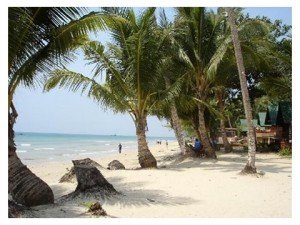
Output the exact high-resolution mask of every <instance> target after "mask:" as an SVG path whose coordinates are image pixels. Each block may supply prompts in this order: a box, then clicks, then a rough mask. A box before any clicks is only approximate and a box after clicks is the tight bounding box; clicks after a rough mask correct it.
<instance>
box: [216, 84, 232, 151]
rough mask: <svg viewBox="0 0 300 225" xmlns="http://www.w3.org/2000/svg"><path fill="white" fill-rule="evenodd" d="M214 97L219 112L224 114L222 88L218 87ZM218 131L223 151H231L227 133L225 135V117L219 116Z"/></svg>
mask: <svg viewBox="0 0 300 225" xmlns="http://www.w3.org/2000/svg"><path fill="white" fill-rule="evenodd" d="M216 97H217V99H218V106H219V109H220V112H221V113H222V114H224V100H223V99H224V89H220V90H218V91H217V93H216ZM220 131H221V137H222V140H223V146H224V149H225V152H226V153H228V152H232V146H231V145H230V143H229V142H228V139H227V135H226V129H225V119H224V118H220Z"/></svg>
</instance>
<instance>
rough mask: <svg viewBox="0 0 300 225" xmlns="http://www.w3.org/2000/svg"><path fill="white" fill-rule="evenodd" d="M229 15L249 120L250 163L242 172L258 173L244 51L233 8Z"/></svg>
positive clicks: (228, 12) (247, 118)
mask: <svg viewBox="0 0 300 225" xmlns="http://www.w3.org/2000/svg"><path fill="white" fill-rule="evenodd" d="M225 10H226V12H227V14H228V21H229V24H230V28H231V35H232V42H233V46H234V53H235V58H236V63H237V67H238V72H239V78H240V85H241V91H242V97H243V104H244V110H245V116H246V120H247V126H248V133H247V135H248V149H249V150H248V161H247V164H246V166H245V167H244V169H243V170H242V173H256V168H255V154H256V144H255V131H254V127H253V123H252V118H253V117H252V109H251V103H250V98H249V92H248V88H247V80H246V74H245V67H244V62H243V55H242V50H241V46H240V42H239V36H238V30H237V25H236V23H235V16H234V12H233V9H232V8H225Z"/></svg>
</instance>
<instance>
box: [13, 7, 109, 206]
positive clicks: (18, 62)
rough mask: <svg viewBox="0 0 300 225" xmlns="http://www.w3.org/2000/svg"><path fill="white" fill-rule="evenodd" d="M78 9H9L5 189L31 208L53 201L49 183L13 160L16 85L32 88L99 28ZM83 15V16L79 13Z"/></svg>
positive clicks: (95, 19)
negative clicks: (7, 185)
mask: <svg viewBox="0 0 300 225" xmlns="http://www.w3.org/2000/svg"><path fill="white" fill-rule="evenodd" d="M86 13H87V10H86V9H83V8H64V7H63V8H56V7H52V8H49V7H31V8H30V7H29V8H25V7H20V8H17V7H12V8H9V13H8V14H9V17H8V22H9V32H8V35H9V43H8V50H9V51H8V52H9V54H8V159H9V161H8V165H9V168H8V172H9V173H8V175H9V178H8V179H9V181H8V183H9V193H10V194H11V195H12V197H13V199H14V200H15V201H17V202H18V203H21V204H24V205H28V206H33V205H40V204H47V203H53V200H54V197H53V192H52V190H51V189H50V187H49V186H48V185H47V184H46V183H45V182H44V181H42V180H41V179H40V178H39V177H37V176H36V175H35V174H34V173H32V172H31V171H30V170H29V169H28V168H27V167H26V166H25V165H24V164H23V163H22V162H21V160H20V159H19V158H18V156H17V154H16V146H15V143H14V130H13V126H14V124H15V122H16V119H17V116H18V114H17V110H16V109H15V106H14V104H13V97H14V94H15V91H16V89H17V88H18V87H19V86H20V85H23V86H25V87H34V86H35V85H38V84H39V82H40V81H41V79H42V77H43V76H42V74H43V73H48V72H49V71H50V70H51V69H53V68H55V67H59V66H61V65H62V64H64V63H67V62H70V61H71V60H72V57H73V56H74V55H73V54H72V51H73V50H74V49H75V48H76V47H77V46H79V45H80V43H81V41H83V40H85V39H86V35H85V34H86V33H87V32H88V31H92V30H93V31H95V30H96V28H97V29H99V28H103V26H104V24H103V22H102V20H100V19H99V18H100V17H99V15H97V13H90V14H89V15H86V16H83V15H84V14H86ZM82 16H83V17H82Z"/></svg>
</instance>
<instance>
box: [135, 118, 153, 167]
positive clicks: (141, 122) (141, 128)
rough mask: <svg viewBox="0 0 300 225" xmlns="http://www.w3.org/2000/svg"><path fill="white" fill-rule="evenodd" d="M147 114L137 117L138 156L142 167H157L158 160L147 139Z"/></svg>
mask: <svg viewBox="0 0 300 225" xmlns="http://www.w3.org/2000/svg"><path fill="white" fill-rule="evenodd" d="M145 128H146V116H141V117H139V118H137V119H136V135H137V139H138V157H139V163H140V165H141V167H142V168H151V167H155V168H156V167H157V162H156V159H155V158H154V156H153V155H152V153H151V152H150V150H149V147H148V144H147V140H146V133H145Z"/></svg>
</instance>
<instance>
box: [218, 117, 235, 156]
mask: <svg viewBox="0 0 300 225" xmlns="http://www.w3.org/2000/svg"><path fill="white" fill-rule="evenodd" d="M220 131H221V136H222V140H223V145H224V149H225V152H226V153H229V152H232V146H231V145H230V143H229V142H228V139H227V135H226V129H225V121H224V119H222V118H221V119H220Z"/></svg>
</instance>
